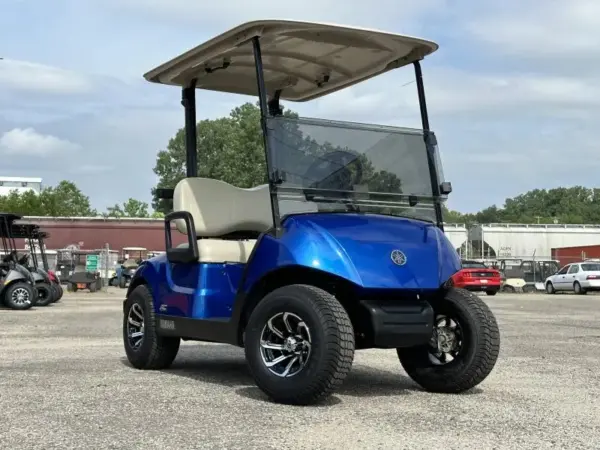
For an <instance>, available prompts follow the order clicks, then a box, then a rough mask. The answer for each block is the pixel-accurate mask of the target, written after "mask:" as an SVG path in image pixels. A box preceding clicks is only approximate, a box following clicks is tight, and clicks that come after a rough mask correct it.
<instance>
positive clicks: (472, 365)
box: [398, 289, 500, 393]
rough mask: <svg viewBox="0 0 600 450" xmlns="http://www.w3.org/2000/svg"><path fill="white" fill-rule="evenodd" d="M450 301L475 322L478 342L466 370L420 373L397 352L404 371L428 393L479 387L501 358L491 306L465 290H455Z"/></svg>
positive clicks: (461, 390) (452, 291)
mask: <svg viewBox="0 0 600 450" xmlns="http://www.w3.org/2000/svg"><path fill="white" fill-rule="evenodd" d="M447 297H450V298H451V299H452V300H453V301H455V302H456V303H460V304H462V305H463V306H464V307H465V309H466V310H467V311H468V312H469V314H470V315H471V316H472V318H473V319H474V323H472V324H471V326H472V327H474V328H475V329H476V334H477V336H478V339H477V341H478V342H477V343H476V345H477V348H476V350H475V354H474V356H473V359H472V361H470V362H469V365H468V367H467V369H466V370H464V371H454V373H452V372H450V371H443V370H442V371H425V372H421V369H420V368H418V367H415V366H414V365H413V364H412V362H411V361H410V360H409V359H405V358H403V355H405V353H404V352H403V351H402V350H403V349H400V350H398V356H399V357H400V361H401V364H402V366H403V368H404V370H406V372H407V373H408V374H409V376H410V377H411V378H413V379H415V381H416V382H417V383H418V384H420V385H421V386H422V387H424V388H425V389H426V390H428V391H431V392H443V393H459V392H464V391H467V390H469V389H472V388H473V387H475V386H477V385H478V384H480V383H481V382H482V381H483V380H485V379H486V378H487V376H488V375H489V374H490V373H491V372H492V370H493V368H494V366H495V365H496V362H497V360H498V356H499V354H500V331H499V328H498V323H497V321H496V318H495V317H494V314H493V313H492V311H491V309H490V308H489V306H488V305H487V304H486V303H485V302H483V301H482V300H481V299H480V298H479V297H478V296H476V295H475V294H473V293H471V292H468V291H466V290H463V289H452V290H451V291H449V293H448V295H447ZM442 367H443V366H442ZM420 372H421V373H420Z"/></svg>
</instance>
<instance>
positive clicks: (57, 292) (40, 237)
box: [32, 228, 64, 303]
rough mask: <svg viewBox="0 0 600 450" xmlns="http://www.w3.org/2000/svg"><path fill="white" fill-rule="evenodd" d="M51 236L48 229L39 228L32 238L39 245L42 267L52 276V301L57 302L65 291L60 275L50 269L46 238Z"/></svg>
mask: <svg viewBox="0 0 600 450" xmlns="http://www.w3.org/2000/svg"><path fill="white" fill-rule="evenodd" d="M49 236H50V235H49V234H48V233H47V232H46V231H42V230H40V229H39V228H37V229H35V230H34V231H33V235H32V240H33V243H34V244H36V245H37V248H38V250H39V252H40V256H41V259H42V261H41V262H42V268H43V269H44V271H45V272H46V273H47V274H48V277H49V278H50V283H51V284H50V287H51V289H52V302H53V303H55V302H58V301H60V299H61V298H62V296H63V293H64V292H63V288H62V285H61V280H60V277H59V275H58V274H57V273H56V272H55V271H54V270H52V269H50V264H49V263H48V256H47V254H46V243H45V240H46V239H47V238H48V237H49Z"/></svg>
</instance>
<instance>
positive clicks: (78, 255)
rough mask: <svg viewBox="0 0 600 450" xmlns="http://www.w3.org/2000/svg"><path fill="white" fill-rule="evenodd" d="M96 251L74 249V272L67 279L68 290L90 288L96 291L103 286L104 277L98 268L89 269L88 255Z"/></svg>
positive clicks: (72, 253) (91, 290)
mask: <svg viewBox="0 0 600 450" xmlns="http://www.w3.org/2000/svg"><path fill="white" fill-rule="evenodd" d="M90 254H95V253H94V252H89V251H82V250H73V251H72V252H71V260H72V265H73V273H72V274H71V275H70V276H69V278H68V280H67V291H69V292H77V291H80V290H82V289H88V290H89V291H90V292H96V291H98V290H99V289H100V288H101V287H102V278H101V276H100V272H99V271H97V270H88V269H87V264H86V259H87V255H90Z"/></svg>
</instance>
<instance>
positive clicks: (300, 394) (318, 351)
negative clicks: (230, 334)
mask: <svg viewBox="0 0 600 450" xmlns="http://www.w3.org/2000/svg"><path fill="white" fill-rule="evenodd" d="M283 313H292V314H294V315H296V316H297V318H300V320H301V321H303V322H304V323H305V324H306V326H307V327H308V330H309V332H310V341H311V351H310V354H309V355H308V357H307V358H308V359H307V361H306V364H305V365H304V367H303V368H302V369H301V370H300V371H299V372H298V373H297V374H295V375H293V376H290V377H282V376H278V375H276V374H274V373H272V372H271V370H270V369H269V368H268V367H267V366H266V364H265V361H263V356H262V354H261V336H262V333H263V329H265V328H266V327H267V322H268V321H269V320H270V319H271V318H273V317H274V316H276V315H278V314H280V315H281V314H283ZM282 326H283V325H282ZM299 329H300V328H299V327H298V328H296V336H297V335H298V333H299V332H298V330H299ZM282 342H283V341H282ZM354 346H355V342H354V329H353V327H352V322H351V321H350V318H349V317H348V313H347V312H346V310H345V309H344V307H343V306H342V305H341V304H340V302H339V301H338V300H337V299H336V298H335V297H334V296H333V295H331V294H329V293H328V292H326V291H324V290H322V289H319V288H316V287H314V286H308V285H290V286H284V287H281V288H279V289H276V290H274V291H273V292H271V293H269V294H267V295H266V296H265V298H264V299H263V300H261V301H260V303H259V304H258V305H257V306H256V308H255V309H254V311H253V312H252V315H251V316H250V319H249V321H248V325H247V327H246V332H245V339H244V348H245V353H246V361H247V362H248V365H249V367H250V371H251V373H252V376H253V377H254V380H255V382H256V384H257V385H258V387H259V388H260V389H261V390H262V391H263V392H264V393H265V394H267V396H268V397H269V398H270V399H271V400H273V401H275V402H279V403H287V404H295V405H308V404H314V403H317V402H319V401H321V400H323V399H324V398H325V397H327V396H329V395H330V394H332V393H333V392H334V391H335V389H337V388H338V387H339V386H341V385H342V383H343V382H344V380H345V378H346V376H347V375H348V373H349V372H350V369H351V368H352V362H353V360H354ZM276 351H278V350H276Z"/></svg>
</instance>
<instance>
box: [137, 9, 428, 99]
mask: <svg viewBox="0 0 600 450" xmlns="http://www.w3.org/2000/svg"><path fill="white" fill-rule="evenodd" d="M255 36H260V43H261V50H262V59H263V69H264V75H265V83H266V86H267V92H268V94H270V95H272V94H273V93H274V92H275V91H276V90H278V89H281V90H282V93H281V99H283V100H292V101H306V100H312V99H315V98H317V97H321V96H323V95H326V94H329V93H331V92H334V91H337V90H339V89H343V88H345V87H348V86H351V85H353V84H355V83H358V82H360V81H363V80H366V79H368V78H371V77H374V76H377V75H379V74H382V73H384V72H387V71H389V70H392V69H395V68H398V67H401V66H404V65H407V64H411V63H412V62H414V61H416V60H419V59H422V58H423V57H425V56H426V55H429V54H431V53H433V52H434V51H435V50H437V48H438V46H437V44H435V43H434V42H431V41H426V40H423V39H418V38H414V37H409V36H403V35H399V34H393V33H386V32H382V31H375V30H368V29H362V28H352V27H346V26H339V25H331V24H322V23H312V22H295V21H289V20H260V21H253V22H248V23H245V24H243V25H240V26H238V27H236V28H233V29H232V30H230V31H227V32H226V33H223V34H221V35H220V36H217V37H215V38H213V39H211V40H209V41H207V42H205V43H204V44H201V45H199V46H198V47H195V48H193V49H191V50H189V51H187V52H186V53H184V54H182V55H180V56H178V57H176V58H174V59H172V60H171V61H168V62H166V63H164V64H162V65H160V66H159V67H157V68H156V69H153V70H151V71H150V72H148V73H146V74H145V75H144V78H146V79H147V80H148V81H152V82H155V83H163V84H171V85H175V86H182V87H185V86H189V85H190V82H191V81H192V80H193V79H194V78H196V79H197V85H196V86H197V88H199V89H206V90H211V91H220V92H228V93H235V94H247V95H257V84H256V70H255V66H254V54H253V48H252V41H251V39H252V38H253V37H255Z"/></svg>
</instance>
